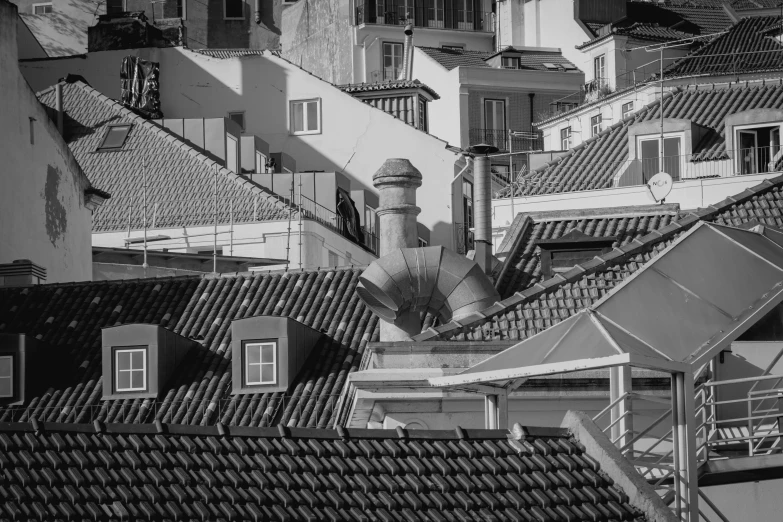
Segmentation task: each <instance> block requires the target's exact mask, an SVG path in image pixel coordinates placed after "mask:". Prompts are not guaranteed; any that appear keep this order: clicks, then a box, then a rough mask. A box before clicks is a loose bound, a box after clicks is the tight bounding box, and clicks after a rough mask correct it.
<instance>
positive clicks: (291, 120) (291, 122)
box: [288, 98, 322, 136]
mask: <svg viewBox="0 0 783 522" xmlns="http://www.w3.org/2000/svg"><path fill="white" fill-rule="evenodd" d="M299 103H301V104H305V107H304V108H303V109H302V117H303V119H304V121H302V127H303V128H304V127H305V125H304V124H305V123H306V122H307V106H306V104H308V103H316V104H317V105H316V114H317V118H316V123H317V124H318V125H317V128H315V129H306V130H301V131H298V132H297V131H294V107H295V106H296V105H297V104H299ZM321 127H322V125H321V98H308V99H304V100H291V101H290V102H289V104H288V128H289V129H290V131H291V134H292V135H294V136H304V135H307V134H321Z"/></svg>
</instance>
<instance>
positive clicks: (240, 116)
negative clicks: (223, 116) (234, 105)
mask: <svg viewBox="0 0 783 522" xmlns="http://www.w3.org/2000/svg"><path fill="white" fill-rule="evenodd" d="M228 117H229V119H231V120H233V121H235V122H237V124H238V125H239V128H240V129H242V132H245V112H244V111H241V112H229V113H228Z"/></svg>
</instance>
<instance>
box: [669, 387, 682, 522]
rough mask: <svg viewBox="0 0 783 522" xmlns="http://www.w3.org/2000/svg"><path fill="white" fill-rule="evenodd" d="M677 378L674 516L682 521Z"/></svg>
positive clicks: (673, 392) (674, 393)
mask: <svg viewBox="0 0 783 522" xmlns="http://www.w3.org/2000/svg"><path fill="white" fill-rule="evenodd" d="M677 395H678V387H677V378H676V375H675V374H672V376H671V396H672V457H673V459H674V477H673V480H672V481H673V485H674V514H675V516H677V518H678V519H682V499H683V484H682V480H681V475H680V469H681V467H682V454H681V453H680V451H681V450H680V447H679V444H678V440H679V439H680V426H679V423H678V419H679V411H678V410H679V402H680V401H679V399H678V396H677Z"/></svg>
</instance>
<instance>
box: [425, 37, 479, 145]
mask: <svg viewBox="0 0 783 522" xmlns="http://www.w3.org/2000/svg"><path fill="white" fill-rule="evenodd" d="M413 77H414V78H416V79H417V80H419V81H420V82H422V83H424V84H426V85H427V86H428V87H431V88H432V90H434V91H435V92H436V93H438V96H440V99H438V100H433V101H431V102H430V103H429V107H428V110H429V116H430V121H429V125H430V129H429V130H430V134H434V135H435V136H437V137H439V138H441V139H443V140H446V141H448V142H449V143H452V144H454V145H456V146H459V145H460V114H461V108H460V94H459V92H460V85H459V67H457V68H455V69H452V70H450V71H447V70H446V68H445V67H443V66H441V65H440V64H439V63H438V62H436V61H435V60H434V59H432V58H431V57H430V56H429V55H428V54H426V53H425V52H424V51H422V50H420V49H414V52H413ZM465 105H466V107H467V94H466V95H465Z"/></svg>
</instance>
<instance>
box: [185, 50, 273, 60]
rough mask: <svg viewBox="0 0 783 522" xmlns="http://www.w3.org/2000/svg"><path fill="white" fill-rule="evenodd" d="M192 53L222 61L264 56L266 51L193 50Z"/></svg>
mask: <svg viewBox="0 0 783 522" xmlns="http://www.w3.org/2000/svg"><path fill="white" fill-rule="evenodd" d="M192 51H193V52H194V53H198V54H203V55H204V56H211V57H212V58H221V59H225V58H239V57H242V56H258V55H263V54H264V51H263V50H259V49H192Z"/></svg>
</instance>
